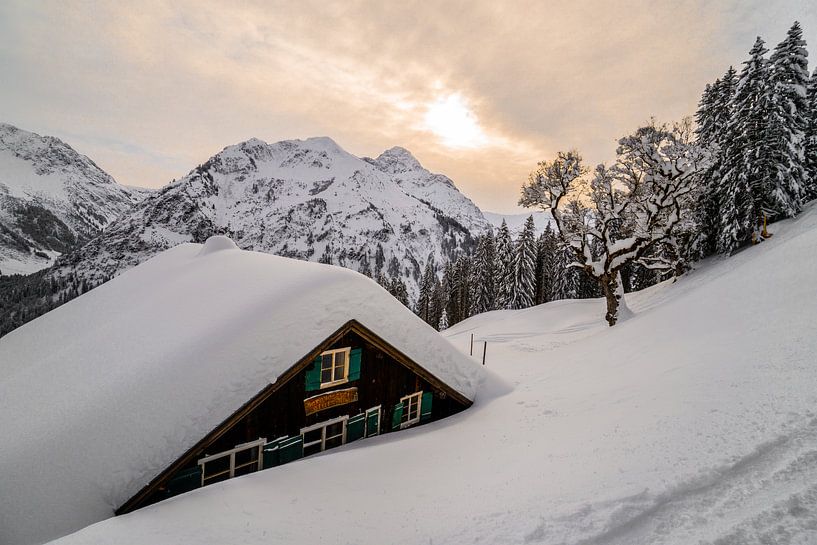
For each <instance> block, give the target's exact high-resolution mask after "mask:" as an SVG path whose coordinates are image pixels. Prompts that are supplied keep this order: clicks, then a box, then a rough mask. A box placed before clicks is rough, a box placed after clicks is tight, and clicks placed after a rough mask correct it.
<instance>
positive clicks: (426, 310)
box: [414, 259, 436, 325]
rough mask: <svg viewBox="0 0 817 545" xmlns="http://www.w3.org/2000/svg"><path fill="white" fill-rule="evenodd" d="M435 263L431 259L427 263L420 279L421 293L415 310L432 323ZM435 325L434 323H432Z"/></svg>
mask: <svg viewBox="0 0 817 545" xmlns="http://www.w3.org/2000/svg"><path fill="white" fill-rule="evenodd" d="M435 279H436V278H435V275H434V263H433V262H432V261H431V260H430V259H429V260H428V263H426V268H425V272H424V273H423V278H422V280H421V281H420V295H419V296H418V297H417V307H416V309H415V310H414V312H415V313H416V314H417V316H419V317H420V318H422V320H423V321H424V322H426V323H427V324H432V322H431V321H430V320H431V296H432V292H433V290H434V281H435ZM432 325H434V324H432Z"/></svg>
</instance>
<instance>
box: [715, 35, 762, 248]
mask: <svg viewBox="0 0 817 545" xmlns="http://www.w3.org/2000/svg"><path fill="white" fill-rule="evenodd" d="M767 51H768V50H767V49H766V47H765V43H764V42H763V39H762V38H760V37H758V38H757V40H756V41H755V44H754V46H752V49H751V50H750V51H749V54H750V58H749V60H748V61H746V62H744V63H743V64H744V67H743V70H742V71H741V74H740V78H739V80H738V84H737V87H736V89H735V96H734V98H733V100H732V104H731V108H730V116H729V122H728V123H727V126H726V130H725V134H724V140H723V149H722V152H721V155H720V167H719V171H718V175H719V176H720V178H721V179H720V181H719V183H718V186H717V188H716V195H715V196H716V198H717V201H718V215H719V218H720V219H719V222H718V237H717V251H718V252H720V253H730V252H731V251H733V250H734V249H735V248H737V247H738V246H740V245H742V244H744V243H746V242H748V241H749V240H751V238H752V234H753V233H754V232H756V231H757V228H758V225H759V221H760V218H761V212H762V211H761V202H762V195H763V184H762V181H761V180H763V179H764V177H765V175H764V172H769V171H770V169H769V164H768V160H769V153H768V151H767V150H766V145H767V141H766V140H765V138H764V137H765V133H766V123H767V115H766V111H767V109H768V106H767V100H766V98H767V87H768V63H767V61H766V58H765V55H766V53H767Z"/></svg>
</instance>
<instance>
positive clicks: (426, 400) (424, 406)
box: [420, 392, 434, 422]
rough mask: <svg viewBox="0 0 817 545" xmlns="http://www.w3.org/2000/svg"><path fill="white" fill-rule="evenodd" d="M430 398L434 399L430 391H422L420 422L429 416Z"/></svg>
mask: <svg viewBox="0 0 817 545" xmlns="http://www.w3.org/2000/svg"><path fill="white" fill-rule="evenodd" d="M432 399H434V394H432V393H431V392H423V399H422V401H421V402H420V422H425V421H427V420H428V419H430V418H431V400H432Z"/></svg>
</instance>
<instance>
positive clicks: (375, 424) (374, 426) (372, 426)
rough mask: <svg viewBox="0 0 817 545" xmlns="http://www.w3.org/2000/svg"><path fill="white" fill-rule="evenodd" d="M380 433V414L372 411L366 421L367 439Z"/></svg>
mask: <svg viewBox="0 0 817 545" xmlns="http://www.w3.org/2000/svg"><path fill="white" fill-rule="evenodd" d="M378 433H380V412H379V411H372V412H371V413H369V417H368V418H367V419H366V437H372V436H374V435H377V434H378Z"/></svg>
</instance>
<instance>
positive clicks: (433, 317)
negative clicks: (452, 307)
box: [428, 274, 446, 328]
mask: <svg viewBox="0 0 817 545" xmlns="http://www.w3.org/2000/svg"><path fill="white" fill-rule="evenodd" d="M445 303H446V296H445V293H444V292H443V285H442V283H441V282H440V281H439V280H438V279H437V275H436V274H435V275H434V288H433V290H432V291H431V302H430V306H429V311H428V319H429V322H428V323H429V324H431V325H432V326H433V327H434V328H437V327H438V326H439V324H440V316H442V314H443V312H445Z"/></svg>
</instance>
